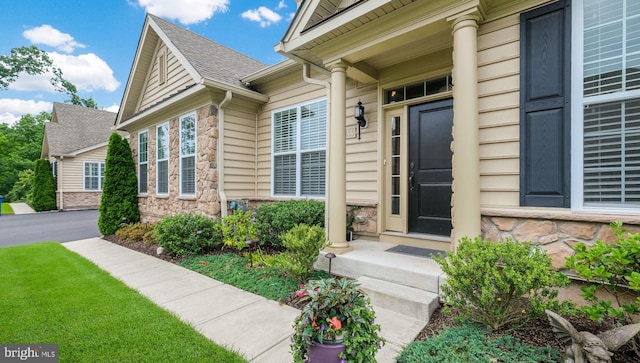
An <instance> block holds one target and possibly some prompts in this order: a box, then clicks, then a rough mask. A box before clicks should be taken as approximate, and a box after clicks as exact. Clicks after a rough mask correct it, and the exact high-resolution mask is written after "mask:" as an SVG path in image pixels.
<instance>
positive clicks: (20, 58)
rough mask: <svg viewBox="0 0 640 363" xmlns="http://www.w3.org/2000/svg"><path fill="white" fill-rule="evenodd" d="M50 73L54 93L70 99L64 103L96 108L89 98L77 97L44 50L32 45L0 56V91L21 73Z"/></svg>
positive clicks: (14, 49)
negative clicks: (62, 94) (59, 93)
mask: <svg viewBox="0 0 640 363" xmlns="http://www.w3.org/2000/svg"><path fill="white" fill-rule="evenodd" d="M48 72H51V73H53V77H51V79H50V80H49V81H50V82H51V84H52V85H53V86H54V87H55V89H56V91H58V92H63V93H66V94H68V95H69V96H70V97H71V98H70V99H68V100H65V102H69V103H72V104H74V105H80V106H84V107H90V108H95V109H97V108H98V104H97V103H96V102H95V101H94V100H93V98H91V97H89V98H88V99H85V98H82V97H80V96H78V89H77V87H76V86H75V85H74V84H73V83H71V82H69V81H67V80H66V79H64V77H63V76H62V70H61V69H60V68H58V67H55V66H54V65H53V61H52V60H51V58H50V57H49V55H48V54H47V52H45V51H44V50H42V49H40V48H38V47H36V46H35V45H32V46H30V47H18V48H13V49H11V51H10V54H9V55H0V89H5V90H6V89H7V88H8V87H9V85H10V84H11V83H13V82H15V81H16V80H17V79H18V78H19V77H20V74H21V73H26V74H29V75H32V76H33V75H39V74H45V73H48Z"/></svg>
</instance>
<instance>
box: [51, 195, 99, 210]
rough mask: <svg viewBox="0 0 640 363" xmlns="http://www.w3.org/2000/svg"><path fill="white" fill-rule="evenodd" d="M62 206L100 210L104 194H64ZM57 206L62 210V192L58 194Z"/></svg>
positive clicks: (66, 208)
mask: <svg viewBox="0 0 640 363" xmlns="http://www.w3.org/2000/svg"><path fill="white" fill-rule="evenodd" d="M63 198H64V200H63V202H64V205H63V206H62V207H63V209H65V210H70V209H98V207H99V206H100V199H101V198H102V192H64V193H63ZM56 206H57V207H58V209H60V192H56Z"/></svg>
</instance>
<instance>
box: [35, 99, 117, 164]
mask: <svg viewBox="0 0 640 363" xmlns="http://www.w3.org/2000/svg"><path fill="white" fill-rule="evenodd" d="M115 119H116V113H115V112H109V111H102V110H96V109H93V108H87V107H82V106H76V105H69V104H66V103H59V102H55V103H54V104H53V113H52V119H51V122H46V123H45V129H44V132H45V135H46V137H47V142H48V145H49V155H66V154H72V153H73V152H75V151H78V150H81V149H85V148H88V147H91V146H94V145H98V144H102V143H105V142H108V141H109V137H111V133H112V132H113V130H111V127H112V126H113V122H114V120H115Z"/></svg>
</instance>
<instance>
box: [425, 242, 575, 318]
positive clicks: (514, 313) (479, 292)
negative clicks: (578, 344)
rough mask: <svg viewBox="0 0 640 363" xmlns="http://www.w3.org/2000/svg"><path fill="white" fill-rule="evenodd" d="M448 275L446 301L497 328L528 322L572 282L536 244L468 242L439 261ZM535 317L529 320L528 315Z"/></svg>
mask: <svg viewBox="0 0 640 363" xmlns="http://www.w3.org/2000/svg"><path fill="white" fill-rule="evenodd" d="M434 259H435V260H436V261H437V262H438V264H439V265H440V267H441V268H442V270H443V271H444V272H445V273H446V274H447V278H446V284H444V285H443V286H442V293H443V295H442V296H443V299H444V300H445V301H446V302H447V303H449V304H450V305H451V306H453V307H454V308H455V309H457V310H458V311H459V312H460V313H461V314H462V316H463V317H466V318H468V319H470V320H472V321H476V322H479V323H481V324H484V325H486V326H487V327H489V328H491V329H497V328H499V327H501V326H503V325H506V324H510V323H513V322H518V321H522V320H526V318H528V317H529V316H536V315H539V314H541V313H542V312H543V311H544V308H545V307H546V306H548V304H549V303H551V302H554V301H555V298H556V296H557V295H558V291H557V290H556V289H554V287H559V286H566V285H567V284H568V283H569V279H568V278H567V277H566V276H565V275H564V274H562V273H560V272H557V271H554V270H553V269H552V266H551V258H549V256H547V255H546V254H545V253H544V251H543V250H541V249H539V248H535V247H534V248H532V246H531V243H529V242H522V243H519V242H517V241H513V240H507V241H506V242H504V243H499V242H490V241H488V240H483V239H481V238H479V237H476V238H475V239H469V238H466V237H465V238H463V239H462V240H461V241H460V244H459V246H458V249H457V251H456V253H455V254H453V253H451V252H447V257H437V258H434ZM528 315H529V316H528Z"/></svg>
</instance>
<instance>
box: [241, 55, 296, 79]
mask: <svg viewBox="0 0 640 363" xmlns="http://www.w3.org/2000/svg"><path fill="white" fill-rule="evenodd" d="M297 66H298V63H297V62H296V61H294V60H293V59H285V60H283V61H281V62H278V63H276V64H274V65H272V66H269V67H265V68H263V69H261V70H259V71H257V72H253V73H251V74H249V75H247V76H245V77H243V78H242V79H241V80H240V82H242V83H251V82H254V81H257V80H260V79H262V78H268V77H270V76H273V75H277V74H279V73H281V72H287V71H290V70H291V69H293V68H295V67H297Z"/></svg>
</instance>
